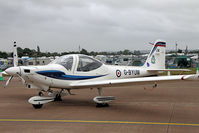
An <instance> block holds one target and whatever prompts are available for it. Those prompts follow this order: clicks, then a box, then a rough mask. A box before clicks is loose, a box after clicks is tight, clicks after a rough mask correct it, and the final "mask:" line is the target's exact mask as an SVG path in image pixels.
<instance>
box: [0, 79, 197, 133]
mask: <svg viewBox="0 0 199 133" xmlns="http://www.w3.org/2000/svg"><path fill="white" fill-rule="evenodd" d="M6 79H7V78H6ZM6 79H5V80H6ZM5 80H4V81H3V82H0V132H1V133H41V132H42V133H55V132H66V133H104V132H106V133H120V132H123V133H198V132H199V82H198V81H178V82H172V83H162V84H158V87H157V88H154V89H152V85H147V86H146V85H145V86H140V85H139V86H137V85H135V86H127V87H113V88H104V89H103V95H106V96H115V98H116V100H115V101H113V102H112V103H110V106H109V107H104V108H96V105H95V103H94V102H93V98H94V97H95V96H97V95H98V93H97V89H92V90H91V89H82V90H72V93H75V94H76V95H67V96H65V97H63V101H59V102H51V103H47V104H45V105H44V106H43V107H42V108H41V109H34V108H33V107H32V105H31V104H29V103H28V99H29V98H30V97H32V96H36V95H37V94H38V92H37V91H36V90H33V89H27V88H25V87H24V86H23V84H22V83H21V81H20V79H19V78H16V77H15V78H13V80H12V81H11V82H10V84H9V85H8V86H7V88H3V86H4V84H5V82H6V81H5Z"/></svg>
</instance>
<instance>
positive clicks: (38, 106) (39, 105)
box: [32, 104, 43, 109]
mask: <svg viewBox="0 0 199 133" xmlns="http://www.w3.org/2000/svg"><path fill="white" fill-rule="evenodd" d="M32 106H33V107H34V108H35V109H40V108H41V107H42V106H43V104H32Z"/></svg>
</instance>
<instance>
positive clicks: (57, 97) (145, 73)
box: [5, 40, 199, 108]
mask: <svg viewBox="0 0 199 133" xmlns="http://www.w3.org/2000/svg"><path fill="white" fill-rule="evenodd" d="M165 49H166V42H165V41H161V40H157V41H156V42H155V43H154V44H153V48H152V50H151V52H150V53H149V55H148V58H147V60H146V62H145V64H144V65H143V66H141V67H134V66H114V65H105V64H103V63H101V62H100V61H98V60H96V59H94V58H92V57H89V56H87V55H82V54H72V55H64V56H61V57H60V58H57V59H55V60H54V61H52V62H51V63H50V64H48V65H45V66H17V50H16V45H14V67H11V68H8V69H6V70H5V72H6V73H7V74H9V75H11V76H10V78H9V79H8V81H7V82H6V84H5V87H6V86H7V85H8V84H9V82H10V81H11V79H12V78H13V76H18V77H20V78H21V80H22V82H23V83H24V84H25V85H26V86H27V87H28V88H35V89H37V90H38V91H39V93H38V96H34V97H31V98H30V99H29V103H31V104H32V105H33V107H34V108H41V107H42V105H43V104H45V103H48V102H52V101H61V97H62V96H64V95H67V94H70V95H71V90H73V89H85V88H97V89H98V92H99V96H96V97H94V99H93V100H94V101H95V102H96V103H97V106H98V107H99V106H101V107H102V106H108V103H109V102H111V101H113V100H114V97H113V96H104V95H103V96H102V88H105V87H112V86H126V85H132V89H133V85H134V84H146V83H147V84H152V85H153V86H154V87H156V86H157V83H159V82H163V81H164V82H169V81H173V80H195V79H199V75H198V74H195V75H177V76H157V75H158V73H160V72H164V71H186V70H184V69H181V70H179V69H178V70H176V69H165ZM52 88H58V89H60V91H54V90H53V89H52ZM116 91H117V90H116ZM44 93H47V94H48V96H44Z"/></svg>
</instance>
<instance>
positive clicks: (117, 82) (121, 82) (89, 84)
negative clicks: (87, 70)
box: [70, 74, 199, 89]
mask: <svg viewBox="0 0 199 133" xmlns="http://www.w3.org/2000/svg"><path fill="white" fill-rule="evenodd" d="M197 79H199V74H195V75H177V76H157V77H140V78H129V79H114V80H101V81H86V82H85V81H83V82H82V81H77V82H75V83H72V84H71V85H70V86H71V88H74V89H75V88H96V87H111V86H127V85H144V84H154V83H160V82H171V81H177V80H179V81H180V80H197Z"/></svg>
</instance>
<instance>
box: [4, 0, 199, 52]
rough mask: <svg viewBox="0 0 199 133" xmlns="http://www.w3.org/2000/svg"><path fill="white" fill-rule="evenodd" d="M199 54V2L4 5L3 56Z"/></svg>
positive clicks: (91, 0)
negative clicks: (160, 46) (154, 49)
mask: <svg viewBox="0 0 199 133" xmlns="http://www.w3.org/2000/svg"><path fill="white" fill-rule="evenodd" d="M156 39H163V40H165V41H167V49H174V48H175V42H176V41H177V43H178V45H179V48H181V49H185V47H186V45H188V47H189V48H190V49H199V0H0V46H1V47H0V51H12V45H13V41H17V45H18V46H20V47H22V48H25V47H28V48H31V49H33V48H34V49H35V48H36V46H37V45H39V46H40V49H41V51H43V52H45V51H51V52H52V51H57V52H63V51H73V50H74V51H78V47H79V45H80V46H81V48H85V49H87V50H88V51H119V50H124V49H129V50H141V49H144V50H146V49H151V46H150V45H148V42H154V41H155V40H156Z"/></svg>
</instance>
